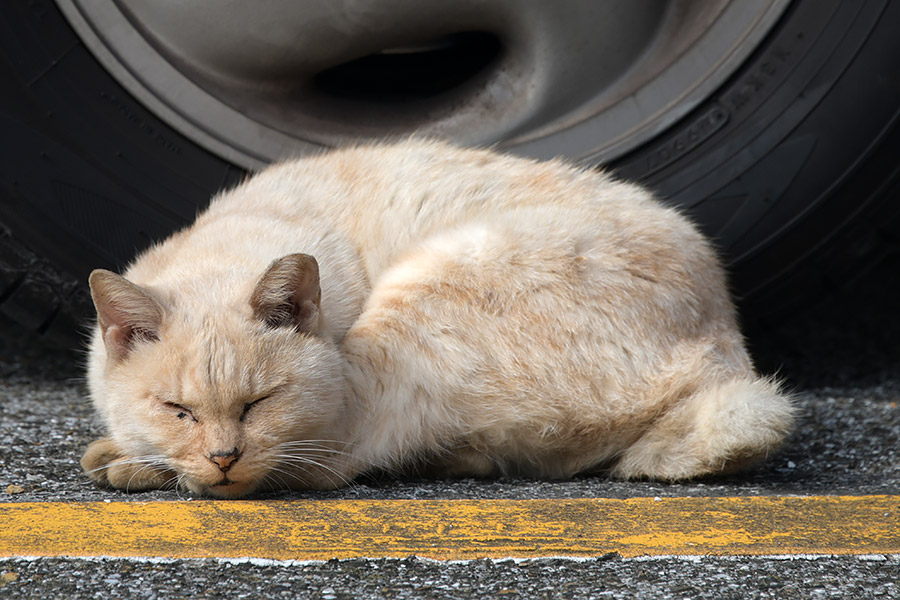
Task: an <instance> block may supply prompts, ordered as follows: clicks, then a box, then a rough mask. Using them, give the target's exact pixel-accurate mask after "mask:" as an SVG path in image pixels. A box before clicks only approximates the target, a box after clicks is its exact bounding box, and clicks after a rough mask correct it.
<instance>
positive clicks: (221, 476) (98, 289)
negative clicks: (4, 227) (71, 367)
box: [88, 254, 347, 497]
mask: <svg viewBox="0 0 900 600" xmlns="http://www.w3.org/2000/svg"><path fill="white" fill-rule="evenodd" d="M90 284H91V293H92V296H93V299H94V304H95V306H96V308H97V320H98V327H97V332H96V334H95V339H94V343H93V347H92V348H91V357H90V366H89V373H88V380H89V385H90V388H91V394H92V398H93V401H94V404H95V406H96V407H97V408H98V409H99V411H100V413H101V415H102V416H103V418H104V420H105V422H106V425H107V427H108V428H109V430H110V434H111V436H112V437H113V439H114V440H115V442H116V444H117V445H118V446H119V447H120V448H121V450H122V452H123V453H124V454H125V455H126V456H127V457H131V458H132V459H133V460H135V461H142V462H144V463H146V464H148V468H163V469H166V470H171V471H174V472H175V473H176V474H177V476H178V477H177V481H173V483H177V484H178V485H179V486H181V487H185V488H187V489H189V490H191V491H193V492H195V493H200V494H209V495H213V496H220V497H237V496H241V495H244V494H247V493H249V492H252V491H253V490H255V489H259V488H261V487H263V488H265V487H275V488H279V487H336V486H339V485H341V484H342V483H345V481H344V477H345V474H344V470H345V469H344V468H343V467H342V463H343V462H345V461H342V459H341V457H342V456H345V452H344V451H345V450H346V448H344V447H343V446H342V444H343V443H344V442H343V441H342V440H345V439H346V435H347V434H346V431H344V429H345V428H346V426H347V414H346V410H347V406H346V400H347V390H346V387H345V386H346V384H345V383H344V378H343V371H342V359H341V356H340V353H339V351H338V349H337V347H336V345H335V343H334V342H333V341H331V340H330V339H326V338H323V337H320V336H318V335H316V333H317V331H318V323H319V308H320V307H319V305H320V296H321V293H320V288H319V277H318V266H317V264H316V262H315V260H314V259H313V258H312V257H310V256H307V255H302V254H292V255H289V256H285V257H283V258H281V259H279V260H276V261H275V262H274V263H272V265H271V266H270V267H269V269H268V270H267V271H266V272H265V273H264V274H263V275H262V276H261V277H260V278H259V280H258V282H256V284H255V286H254V287H252V291H250V290H251V288H249V287H248V288H247V291H248V292H249V293H245V294H244V297H243V299H242V301H239V302H234V301H233V298H232V299H231V300H230V301H229V300H222V301H217V300H216V298H214V297H210V294H208V293H202V292H200V291H198V290H196V289H195V290H190V289H185V290H181V291H179V290H175V291H173V290H171V289H170V290H166V291H163V290H161V289H157V288H155V287H153V286H138V285H136V284H134V283H132V282H130V281H128V280H126V279H125V278H123V277H120V276H119V275H116V274H114V273H111V272H109V271H102V270H98V271H94V272H93V273H92V274H91V277H90ZM239 293H240V292H239ZM197 296H204V297H203V298H201V299H198V298H197Z"/></svg>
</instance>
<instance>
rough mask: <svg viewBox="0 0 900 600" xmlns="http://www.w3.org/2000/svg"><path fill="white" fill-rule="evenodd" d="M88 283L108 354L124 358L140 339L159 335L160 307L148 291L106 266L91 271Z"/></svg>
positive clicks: (161, 316) (153, 337) (161, 314)
mask: <svg viewBox="0 0 900 600" xmlns="http://www.w3.org/2000/svg"><path fill="white" fill-rule="evenodd" d="M88 283H89V284H90V286H91V298H93V300H94V307H95V308H96V309H97V323H98V325H99V326H100V333H101V335H102V336H103V343H104V344H105V345H106V351H107V353H108V354H109V356H110V357H111V358H113V359H115V360H121V359H122V358H125V356H126V355H127V354H128V352H129V351H130V350H131V348H132V347H133V346H134V343H135V342H137V341H139V340H157V339H159V328H160V325H161V324H162V318H163V309H162V307H161V306H160V305H159V303H158V302H157V301H156V300H155V299H153V297H151V296H150V294H148V293H147V292H146V291H144V290H143V289H141V288H140V287H139V286H137V285H135V284H133V283H131V282H130V281H128V280H127V279H125V278H124V277H122V276H121V275H116V274H115V273H113V272H112V271H106V270H105V269H97V270H95V271H93V272H92V273H91V276H90V277H89V278H88Z"/></svg>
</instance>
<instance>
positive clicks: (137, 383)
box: [82, 140, 792, 497]
mask: <svg viewBox="0 0 900 600" xmlns="http://www.w3.org/2000/svg"><path fill="white" fill-rule="evenodd" d="M90 285H91V292H92V295H93V299H94V304H95V306H96V309H97V319H98V326H97V328H96V332H95V335H94V338H93V341H92V345H91V349H90V360H89V369H88V382H89V386H90V393H91V398H92V400H93V403H94V405H95V406H96V409H97V410H98V411H99V413H100V415H101V416H102V419H103V421H104V423H105V425H106V428H107V429H108V432H109V437H106V438H102V439H100V440H97V441H95V442H94V443H92V444H91V445H90V446H89V448H88V449H87V452H86V453H85V455H84V457H83V459H82V465H83V467H84V469H85V470H86V471H87V473H88V474H89V475H90V477H91V478H92V479H94V480H95V481H97V482H99V483H101V484H104V485H110V486H112V487H116V488H122V489H126V490H144V489H151V488H166V487H175V486H177V487H180V488H183V489H187V490H190V491H192V492H194V493H197V494H206V495H211V496H219V497H237V496H242V495H245V494H248V493H250V492H253V491H256V490H264V489H299V488H318V489H325V488H335V487H339V486H341V485H345V484H347V483H348V482H350V481H351V480H352V479H353V478H354V477H356V476H357V475H358V474H360V473H362V472H365V471H368V470H370V469H386V470H391V471H395V472H402V471H403V470H404V469H419V468H427V469H429V472H436V473H439V474H443V475H447V476H491V475H496V474H520V475H526V476H533V477H545V478H563V477H568V476H571V475H574V474H576V473H579V472H584V471H589V470H601V469H602V470H606V471H608V472H611V473H612V474H613V475H615V476H619V477H624V478H638V477H650V478H658V479H663V480H676V479H683V478H690V477H695V476H699V475H705V474H711V473H718V472H723V471H728V470H733V469H736V468H740V467H742V466H745V465H747V464H751V463H753V462H755V461H757V460H759V459H761V458H763V457H765V456H766V455H767V454H768V453H769V452H771V451H772V450H773V449H774V448H775V447H777V446H778V444H779V443H780V442H781V441H782V439H783V438H784V436H785V434H786V433H787V432H788V430H789V428H790V425H791V423H792V407H791V403H790V401H789V399H788V398H787V397H786V396H785V395H783V394H782V393H781V392H780V390H779V387H778V385H777V384H776V383H774V382H773V381H771V380H769V379H766V378H762V377H760V376H758V375H757V374H756V373H755V372H754V370H753V366H752V365H751V362H750V360H749V358H748V356H747V352H746V351H745V349H744V344H743V340H742V338H741V335H740V333H739V331H738V327H737V324H736V319H735V311H734V308H733V306H732V303H731V301H730V299H729V296H728V293H727V290H726V286H725V278H724V275H723V271H722V268H721V266H720V265H719V262H718V261H717V259H716V256H715V255H714V253H713V251H712V250H711V248H710V245H709V244H708V243H707V242H706V241H705V240H704V238H703V237H702V236H701V235H700V234H699V233H698V232H697V231H696V229H695V228H694V227H693V226H692V225H691V224H690V223H688V221H687V220H686V219H684V218H683V217H682V216H680V215H679V214H678V213H677V212H676V211H674V210H672V209H670V208H665V207H663V206H661V205H660V204H658V203H657V202H656V201H655V200H654V199H653V198H652V197H651V196H650V194H649V193H648V192H646V191H645V190H643V189H642V188H640V187H637V186H635V185H631V184H628V183H622V182H619V181H616V180H614V179H612V178H611V177H610V176H609V175H606V174H603V173H601V172H597V171H594V170H588V169H580V168H575V167H572V166H569V165H566V164H564V163H562V162H560V161H551V162H536V161H533V160H527V159H522V158H514V157H510V156H504V155H501V154H497V153H494V152H490V151H486V150H466V149H459V148H455V147H452V146H449V145H447V144H444V143H441V142H435V141H422V140H409V141H405V142H400V143H396V144H385V145H374V146H368V147H355V148H346V149H342V150H336V151H332V152H330V153H328V154H324V155H321V156H317V157H313V158H304V159H301V160H298V161H294V162H286V163H283V164H279V165H276V166H273V167H270V168H269V169H267V170H265V171H264V172H262V173H260V174H258V175H256V176H255V177H253V178H251V179H249V180H248V181H247V182H245V183H244V184H242V185H240V186H238V187H237V188H235V189H232V190H230V191H227V192H224V193H222V194H220V195H219V196H218V197H216V198H215V199H214V200H213V201H212V203H211V205H210V207H209V208H208V209H207V210H206V211H205V212H204V213H203V214H201V215H200V216H199V218H198V219H197V221H196V222H195V223H194V224H193V225H192V226H190V227H188V228H187V229H185V230H183V231H181V232H180V233H177V234H175V235H173V236H172V237H171V238H169V239H168V240H166V241H165V242H163V243H161V244H159V245H157V246H155V247H153V248H151V249H149V250H148V251H146V252H144V253H143V254H142V255H141V256H139V257H138V258H137V259H136V260H135V262H134V263H133V264H132V265H131V266H130V267H129V268H128V270H127V271H126V273H125V275H124V277H123V276H119V275H116V274H114V273H111V272H109V271H104V270H97V271H94V272H93V273H92V274H91V277H90Z"/></svg>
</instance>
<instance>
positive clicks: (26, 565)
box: [0, 555, 900, 600]
mask: <svg viewBox="0 0 900 600" xmlns="http://www.w3.org/2000/svg"><path fill="white" fill-rule="evenodd" d="M898 571H900V558H898V557H897V556H882V555H872V556H850V557H846V556H845V557H794V558H790V559H785V558H767V557H763V558H756V559H752V560H747V559H745V558H743V557H731V558H729V557H724V558H723V557H719V558H702V559H700V558H678V557H667V558H654V559H649V560H648V559H622V558H618V557H616V556H614V555H612V556H603V557H599V558H597V559H594V560H586V561H572V560H559V559H541V560H529V561H512V560H504V561H490V560H476V561H466V562H462V563H445V562H434V561H426V560H421V559H417V558H412V557H411V558H406V559H399V560H343V561H328V562H324V563H307V564H302V563H301V564H287V563H274V564H266V563H262V564H260V563H259V562H257V563H255V564H254V563H252V562H232V561H228V562H226V561H215V560H181V561H153V562H136V561H125V560H110V559H96V560H61V559H40V560H18V559H13V560H0V586H2V587H0V597H4V596H5V597H8V598H17V599H19V600H47V599H48V598H61V599H62V598H65V599H70V598H93V599H95V600H112V599H117V598H139V599H141V600H156V599H157V598H191V599H192V600H206V599H208V600H213V599H224V598H228V599H235V598H254V599H256V598H320V599H322V600H344V599H347V600H363V599H368V598H447V599H460V600H463V599H469V598H504V599H506V598H509V599H515V598H566V599H570V600H577V599H581V598H612V599H615V598H648V599H653V600H667V599H675V598H677V599H682V598H689V599H706V598H710V599H712V598H715V599H720V600H727V599H734V600H745V599H746V598H759V599H765V598H772V599H779V600H781V599H788V598H803V599H813V600H818V599H825V598H853V599H854V600H864V599H868V598H897V597H900V583H898V578H897V573H898ZM3 573H7V574H8V573H13V574H15V575H14V577H15V579H14V580H12V581H10V579H12V577H10V576H5V577H4V576H3V575H2V574H3ZM4 580H6V583H5V584H4V583H3V581H4ZM48 591H50V592H51V593H52V594H53V595H50V596H48V595H45V594H47V593H48Z"/></svg>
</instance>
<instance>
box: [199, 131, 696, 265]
mask: <svg viewBox="0 0 900 600" xmlns="http://www.w3.org/2000/svg"><path fill="white" fill-rule="evenodd" d="M248 215H270V216H274V217H277V218H279V219H283V220H285V221H287V222H292V223H295V224H296V225H297V226H298V227H299V228H303V229H304V230H305V231H307V232H309V231H316V228H317V227H319V228H320V227H325V228H329V229H332V230H333V231H334V232H337V233H339V234H341V235H346V236H348V237H349V238H350V239H351V240H352V243H353V244H355V245H356V246H357V247H359V248H361V249H362V251H363V252H364V253H367V252H374V253H376V254H383V253H386V254H388V255H390V256H391V257H393V256H395V254H396V253H397V252H401V251H403V250H404V249H406V248H408V247H409V245H410V244H413V243H416V242H419V241H421V240H422V239H424V238H425V237H427V236H429V235H431V234H433V233H435V232H439V231H442V230H447V229H452V228H454V227H456V226H458V225H460V224H464V223H469V222H473V221H484V220H497V219H500V220H504V221H506V222H515V221H521V222H522V223H527V222H528V221H537V222H540V226H541V227H547V228H551V227H554V226H555V227H556V228H557V229H559V230H561V231H562V230H568V231H571V230H572V229H573V228H575V229H589V230H591V231H592V232H593V233H594V235H597V236H605V237H608V238H609V239H610V240H616V239H619V240H622V241H625V240H627V239H658V240H669V242H670V243H672V244H675V245H685V244H687V245H689V246H691V247H697V248H701V249H702V246H703V242H702V240H701V239H700V237H699V236H698V235H697V234H696V232H695V230H694V228H693V227H692V226H691V225H690V224H689V223H688V222H687V221H686V220H685V219H683V218H682V217H681V216H680V215H678V214H677V213H675V212H674V211H672V210H671V209H667V208H664V207H662V206H661V205H660V204H659V203H657V202H656V201H655V200H654V199H653V198H652V196H651V195H650V194H649V193H648V192H647V191H646V190H644V189H643V188H641V187H639V186H635V185H631V184H628V183H624V182H619V181H616V180H614V179H613V178H612V177H611V176H609V175H608V174H606V173H604V172H602V171H597V170H593V169H585V168H579V167H575V166H572V165H569V164H567V163H565V162H563V161H558V160H551V161H536V160H532V159H527V158H522V157H514V156H509V155H505V154H501V153H498V152H495V151H492V150H488V149H467V148H460V147H456V146H453V145H450V144H447V143H445V142H440V141H435V140H421V139H409V140H405V141H402V142H398V143H390V144H376V145H367V146H354V147H347V148H342V149H337V150H331V151H329V152H327V153H323V154H322V155H319V156H314V157H305V158H302V159H299V160H292V161H287V162H284V163H281V164H278V165H274V166H272V167H270V168H268V169H266V170H265V171H263V172H262V173H260V174H258V175H257V176H255V177H253V178H251V179H250V180H249V181H248V182H246V183H245V184H243V185H242V186H240V187H238V188H236V189H234V190H231V191H229V192H226V193H225V194H222V195H221V196H220V197H219V198H217V199H216V200H215V201H214V202H213V204H212V205H211V207H210V209H209V210H208V211H207V213H206V214H205V215H204V216H202V217H201V219H200V220H199V221H198V225H203V224H204V222H209V221H214V220H217V219H221V218H229V217H232V216H236V217H238V218H246V216H248ZM382 266H383V265H382Z"/></svg>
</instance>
